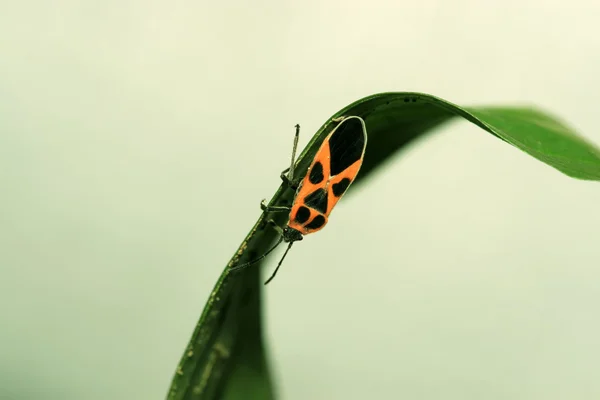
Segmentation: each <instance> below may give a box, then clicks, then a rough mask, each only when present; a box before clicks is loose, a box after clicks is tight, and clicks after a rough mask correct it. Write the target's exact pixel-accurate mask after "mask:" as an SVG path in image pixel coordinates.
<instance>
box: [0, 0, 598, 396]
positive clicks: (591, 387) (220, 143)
mask: <svg viewBox="0 0 600 400" xmlns="http://www.w3.org/2000/svg"><path fill="white" fill-rule="evenodd" d="M599 20H600V3H598V2H597V1H593V0H589V1H586V0H571V1H564V0H561V1H542V0H538V1H533V0H531V1H523V0H514V1H503V2H492V1H469V0H459V1H447V0H439V1H411V2H409V1H374V0H369V1H368V2H358V1H355V2H354V1H341V0H340V1H333V0H327V1H321V0H309V1H301V2H300V1H295V2H292V1H275V0H270V1H254V2H250V1H248V2H242V1H236V2H234V3H231V2H229V3H227V2H221V3H218V2H212V1H211V2H208V1H205V0H202V1H172V2H167V1H142V0H134V1H115V0H112V1H83V2H82V1H75V0H63V1H54V2H50V1H47V2H44V1H21V2H16V1H15V2H8V1H4V2H2V3H1V5H0V191H1V193H0V195H1V200H0V268H1V270H0V312H1V313H0V398H2V399H16V400H20V399H84V400H87V399H90V400H96V399H98V400H107V399H117V400H120V399H142V400H145V399H162V398H164V396H165V393H166V391H167V388H168V385H169V382H170V379H171V376H172V373H173V372H174V369H175V366H176V364H177V361H178V359H179V357H180V355H181V353H182V350H183V348H184V346H185V344H186V343H187V340H188V338H189V336H190V334H191V332H192V329H193V327H194V324H195V322H196V320H197V318H198V316H199V314H200V312H201V310H202V307H203V305H204V302H205V300H206V298H207V296H208V294H209V291H210V290H211V288H212V286H213V284H214V282H215V281H216V279H217V277H218V275H219V274H220V273H221V270H222V268H223V267H224V265H225V263H226V262H227V261H228V260H229V257H230V256H231V254H232V252H233V251H234V250H235V249H236V247H237V245H238V244H239V243H240V241H241V239H242V238H243V237H244V236H245V234H246V233H247V231H248V230H249V228H250V227H251V226H252V224H253V223H254V222H255V220H256V219H257V217H258V216H259V207H258V204H259V201H260V199H262V198H263V197H269V196H271V195H272V193H273V192H274V190H275V189H276V188H277V187H278V185H279V184H280V181H279V172H280V171H281V170H282V169H283V168H284V167H285V166H286V163H287V162H288V157H289V151H290V145H291V139H292V134H293V126H294V124H296V123H301V124H302V129H303V136H302V137H301V139H300V144H301V146H303V145H304V144H306V142H307V141H308V139H309V137H310V136H311V135H312V133H314V132H315V130H316V129H317V128H318V127H319V126H320V125H321V124H322V123H323V122H324V121H325V120H326V119H327V118H328V117H329V116H330V115H331V114H333V113H334V112H335V111H337V110H338V109H340V108H342V107H344V106H345V105H347V104H349V103H351V102H353V101H355V100H357V99H359V98H361V97H364V96H366V95H369V94H372V93H377V92H382V91H409V90H414V91H422V92H427V93H432V94H435V95H438V96H440V97H443V98H446V99H448V100H450V101H453V102H456V103H458V104H463V105H469V104H482V103H483V104H514V103H519V104H521V103H534V104H537V105H539V106H541V107H544V108H545V109H548V110H552V111H554V112H556V113H557V114H558V115H559V116H561V117H562V118H564V119H566V120H567V121H568V122H569V123H570V124H572V126H574V127H575V128H577V129H578V130H579V131H580V132H582V133H583V134H584V135H585V136H586V137H588V138H590V139H591V140H592V141H594V142H595V143H598V144H600V121H599V120H598V109H599V108H598V107H599V106H600V94H599V93H600V90H599V89H600V85H599V83H600V78H599V76H598V74H599V71H600V28H599V22H598V21H599ZM356 194H357V195H356V196H352V197H348V198H347V199H345V200H344V201H343V202H342V203H341V204H340V205H339V206H338V208H337V209H336V211H335V212H334V213H333V216H332V218H331V219H330V224H329V225H328V226H327V228H326V229H325V230H323V231H322V232H319V233H318V234H316V235H314V236H311V237H308V238H307V239H306V240H305V241H304V242H302V243H301V244H300V245H297V246H296V247H295V248H294V249H293V252H292V253H290V255H289V257H288V259H287V262H286V263H285V265H284V267H283V269H282V270H281V272H280V275H279V276H278V278H277V279H276V280H275V281H274V282H273V284H272V285H270V286H269V287H268V288H267V290H266V327H267V336H268V341H269V342H270V344H269V347H270V355H271V358H272V360H273V369H274V372H275V375H276V377H277V378H278V382H279V389H280V394H281V398H282V399H286V400H292V399H300V400H304V399H371V398H377V399H392V398H402V399H444V400H447V399H460V400H466V399H473V400H475V399H477V400H479V399H486V400H492V399H511V400H516V399H524V400H525V399H527V400H530V399H544V400H550V399H586V400H587V399H592V398H600V379H598V378H599V377H600V374H599V371H600V339H599V338H600V319H599V318H598V316H599V315H600V262H599V260H600V246H599V243H600V233H599V228H600V211H599V206H600V186H599V185H598V184H597V183H590V182H582V181H576V180H572V179H569V178H567V177H566V176H564V175H562V174H561V173H559V172H557V171H555V170H554V169H552V168H550V167H547V166H545V165H544V164H542V163H540V162H538V161H536V160H534V159H532V158H531V157H529V156H527V155H525V154H524V153H522V152H520V151H518V150H516V149H514V148H511V147H510V146H508V145H507V144H505V143H502V142H501V141H499V140H497V139H495V138H493V137H491V136H490V135H488V134H487V133H484V132H483V131H481V130H479V129H478V128H475V127H473V126H471V125H469V124H467V123H464V122H460V123H458V122H457V123H453V124H451V125H449V126H447V127H445V128H444V129H442V130H440V131H439V132H436V133H435V134H434V135H432V136H430V137H428V138H427V139H425V140H421V141H419V142H418V143H415V144H414V145H413V146H411V147H410V148H409V149H408V151H406V152H403V153H402V154H399V155H398V157H397V158H395V159H394V160H393V161H392V162H391V163H389V164H388V165H387V167H386V168H385V169H382V170H380V171H379V173H377V174H375V175H374V176H373V177H372V179H371V181H370V183H368V184H367V185H365V186H363V188H362V190H360V191H358V192H357V193H356ZM279 254H280V253H279ZM276 258H277V255H274V257H273V259H276ZM273 259H271V263H269V267H270V268H272V267H273Z"/></svg>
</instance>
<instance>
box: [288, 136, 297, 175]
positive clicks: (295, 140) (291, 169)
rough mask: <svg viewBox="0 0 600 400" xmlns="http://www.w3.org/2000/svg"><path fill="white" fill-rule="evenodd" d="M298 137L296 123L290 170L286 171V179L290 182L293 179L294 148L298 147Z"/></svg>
mask: <svg viewBox="0 0 600 400" xmlns="http://www.w3.org/2000/svg"><path fill="white" fill-rule="evenodd" d="M299 137H300V125H299V124H296V135H294V147H292V164H291V165H290V172H288V179H289V180H290V182H293V181H294V164H295V161H296V149H297V148H298V138H299Z"/></svg>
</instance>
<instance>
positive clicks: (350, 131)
mask: <svg viewBox="0 0 600 400" xmlns="http://www.w3.org/2000/svg"><path fill="white" fill-rule="evenodd" d="M364 147H365V135H364V133H363V126H362V123H361V121H360V120H359V119H358V118H351V119H349V120H347V121H345V122H344V123H343V124H342V125H341V126H338V127H337V129H336V131H335V132H334V133H333V135H331V138H330V139H329V150H330V154H331V170H330V171H331V172H330V175H331V176H335V175H337V174H339V173H340V172H342V171H344V170H345V169H346V168H348V167H349V166H351V165H352V164H354V163H355V162H356V161H358V160H360V158H361V156H362V153H363V150H364Z"/></svg>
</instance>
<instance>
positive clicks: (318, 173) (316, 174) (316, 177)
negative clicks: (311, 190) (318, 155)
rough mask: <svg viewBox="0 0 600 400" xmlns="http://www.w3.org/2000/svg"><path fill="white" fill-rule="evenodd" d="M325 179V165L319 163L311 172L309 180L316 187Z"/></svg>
mask: <svg viewBox="0 0 600 400" xmlns="http://www.w3.org/2000/svg"><path fill="white" fill-rule="evenodd" d="M323 178H325V177H324V176H323V164H321V162H319V161H317V162H316V163H315V165H313V167H312V168H311V170H310V174H309V175H308V180H309V181H310V183H312V184H313V185H316V184H318V183H321V182H322V181H323Z"/></svg>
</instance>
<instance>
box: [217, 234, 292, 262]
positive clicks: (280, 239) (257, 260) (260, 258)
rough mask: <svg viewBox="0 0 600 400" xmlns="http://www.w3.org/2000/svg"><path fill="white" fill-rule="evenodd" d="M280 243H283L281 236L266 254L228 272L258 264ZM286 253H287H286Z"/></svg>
mask: <svg viewBox="0 0 600 400" xmlns="http://www.w3.org/2000/svg"><path fill="white" fill-rule="evenodd" d="M281 242H283V236H281V237H280V238H279V240H278V241H277V243H275V245H274V246H273V247H271V248H270V249H269V250H267V252H266V253H265V254H263V255H262V256H260V257H258V258H257V259H255V260H252V261H250V262H247V263H245V264H241V265H236V266H235V267H230V268H229V271H237V270H240V269H243V268H246V267H248V266H250V265H252V264H255V263H257V262H259V261H260V260H262V259H263V258H265V257H266V256H268V255H269V253H270V252H272V251H273V250H275V248H276V247H277V246H279V245H280V244H281ZM288 250H289V248H288ZM286 253H287V251H286Z"/></svg>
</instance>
